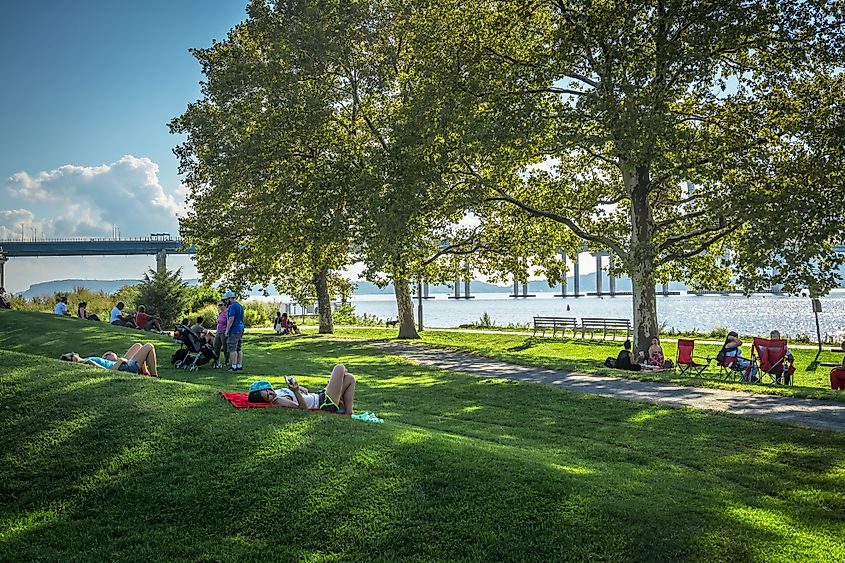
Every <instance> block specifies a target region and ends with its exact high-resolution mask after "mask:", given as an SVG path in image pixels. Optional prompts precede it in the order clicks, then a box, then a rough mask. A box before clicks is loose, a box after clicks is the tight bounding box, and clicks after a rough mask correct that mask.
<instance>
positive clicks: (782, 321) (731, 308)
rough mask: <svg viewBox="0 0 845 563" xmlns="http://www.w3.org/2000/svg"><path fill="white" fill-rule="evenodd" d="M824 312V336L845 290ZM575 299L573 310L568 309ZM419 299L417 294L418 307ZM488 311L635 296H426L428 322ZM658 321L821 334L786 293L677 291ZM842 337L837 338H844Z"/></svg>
mask: <svg viewBox="0 0 845 563" xmlns="http://www.w3.org/2000/svg"><path fill="white" fill-rule="evenodd" d="M821 302H822V311H823V312H822V313H820V314H819V324H820V325H821V333H822V338H824V336H825V333H833V332H835V331H837V330H839V329H841V328H842V327H843V325H845V290H835V291H833V292H832V293H831V294H830V295H828V296H827V297H824V298H822V300H821ZM352 304H353V305H354V306H355V311H356V312H357V313H358V314H361V313H369V314H371V315H377V316H379V317H381V318H383V319H387V318H391V319H395V318H396V301H395V300H394V299H393V296H391V295H356V296H354V297H353V298H352ZM567 305H569V307H570V310H569V311H567V310H566V306H567ZM416 306H417V301H416V300H414V312H415V313H416ZM485 312H486V313H487V314H489V315H490V317H491V318H492V319H493V321H495V323H496V325H498V326H507V325H508V324H510V323H514V324H531V323H532V321H533V319H532V317H534V316H535V315H536V316H560V317H578V318H581V317H613V318H628V319H630V318H631V315H632V304H631V296H620V297H613V298H611V297H604V298H599V297H578V298H574V297H568V298H566V299H563V298H561V297H554V293H553V292H548V293H537V297H529V298H522V299H514V298H512V297H508V294H507V293H485V294H478V295H476V296H475V299H470V300H465V299H460V300H456V299H447V297H446V295H440V294H438V295H437V296H436V298H435V299H428V300H425V301H423V320H424V322H425V326H427V327H432V328H448V327H457V326H458V325H461V324H469V323H472V322H475V321H478V319H479V318H480V317H481V315H482V314H484V313H485ZM657 314H658V322H659V323H660V324H661V325H663V326H664V327H665V328H666V329H668V328H675V329H680V330H697V331H699V332H706V331H709V330H712V329H714V328H717V327H726V328H728V329H730V330H736V331H738V332H739V333H740V334H759V335H766V334H768V333H769V331H770V330H772V329H778V330H780V332H781V334H784V335H789V336H792V337H794V336H796V335H808V336H809V337H810V338H811V339H812V340H815V339H816V322H815V316H814V315H813V312H812V307H811V304H810V300H809V299H808V298H806V297H791V296H785V295H768V294H761V295H752V296H750V297H743V296H741V295H703V296H696V295H673V296H669V297H661V296H658V298H657ZM841 339H842V338H841V337H840V338H839V340H837V341H841Z"/></svg>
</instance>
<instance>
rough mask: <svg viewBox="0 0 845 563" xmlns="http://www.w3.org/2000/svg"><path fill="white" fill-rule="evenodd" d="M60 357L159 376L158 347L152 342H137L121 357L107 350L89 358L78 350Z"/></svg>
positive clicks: (68, 360) (113, 368)
mask: <svg viewBox="0 0 845 563" xmlns="http://www.w3.org/2000/svg"><path fill="white" fill-rule="evenodd" d="M59 359H60V360H64V361H66V362H76V363H78V364H88V365H91V366H97V367H100V368H103V369H111V370H116V371H125V372H129V373H140V374H143V375H149V376H151V377H158V369H157V368H158V366H157V363H156V348H155V346H153V345H152V344H140V343H138V342H136V343H135V344H133V345H132V346H131V347H130V348H129V350H127V351H126V354H124V355H123V356H122V357H119V356H118V355H117V354H115V353H114V352H106V353H105V354H103V355H102V357H98V356H91V357H89V358H83V357H82V356H80V355H79V354H77V353H76V352H69V353H67V354H62V355H61V356H60V357H59Z"/></svg>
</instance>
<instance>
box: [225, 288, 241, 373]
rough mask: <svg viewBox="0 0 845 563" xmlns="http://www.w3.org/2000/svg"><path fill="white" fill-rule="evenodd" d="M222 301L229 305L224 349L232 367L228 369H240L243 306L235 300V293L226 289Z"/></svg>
mask: <svg viewBox="0 0 845 563" xmlns="http://www.w3.org/2000/svg"><path fill="white" fill-rule="evenodd" d="M223 301H224V302H225V303H226V304H227V305H228V306H229V309H228V311H227V312H226V316H227V318H226V350H227V351H228V352H229V359H230V360H231V361H232V367H230V368H229V371H240V370H242V369H243V359H244V354H243V352H242V351H241V343H242V342H243V337H244V328H245V325H244V308H243V305H241V304H240V303H238V302H237V301H236V300H235V294H234V293H233V292H231V291H227V292H226V293H224V294H223Z"/></svg>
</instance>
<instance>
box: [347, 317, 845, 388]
mask: <svg viewBox="0 0 845 563" xmlns="http://www.w3.org/2000/svg"><path fill="white" fill-rule="evenodd" d="M422 334H423V337H422V341H421V342H423V343H426V344H431V345H435V346H442V347H446V348H451V349H455V350H464V351H466V352H471V353H473V354H478V355H480V356H487V357H490V358H496V359H499V360H504V361H507V362H513V363H516V364H522V365H529V366H538V367H544V368H551V369H562V370H566V371H577V372H581V373H597V374H602V375H609V376H613V377H625V378H630V379H643V380H649V381H665V382H671V383H676V384H679V385H692V386H696V387H712V388H720V389H733V390H738V391H746V392H750V393H768V394H773V395H784V396H791V397H805V398H813V399H832V400H835V401H845V393H842V392H841V391H833V390H831V389H830V368H829V367H823V366H820V367H818V369H815V370H813V371H807V367H808V366H809V365H810V363H811V362H812V361H813V359H814V358H815V357H816V351H815V350H808V349H801V348H794V347H793V348H791V349H790V350H791V351H792V352H793V355H794V356H795V365H796V368H797V372H796V374H795V381H796V383H795V385H791V386H784V385H780V386H778V385H772V384H768V383H767V384H749V383H735V382H729V381H727V382H726V381H722V380H720V379H718V374H719V370H718V368H717V367H716V362H715V360H713V361H712V362H711V363H710V367H709V368H708V369H707V370H706V371H705V372H704V374H703V377H701V378H693V377H689V376H678V375H676V374H675V372H674V371H667V372H658V373H653V372H629V371H622V370H615V369H608V368H605V367H604V366H603V363H604V360H605V358H607V357H608V356H611V357H614V358H615V357H616V355H617V353H618V352H619V351H620V350H621V349H622V342H621V340H616V341H613V340H601V339H598V340H590V339H584V340H582V339H580V338H554V339H553V338H542V337H536V338H534V337H531V336H525V335H520V334H509V333H507V332H503V333H501V334H490V333H481V332H440V331H437V330H428V331H424V332H423V333H422ZM337 336H341V337H347V338H357V339H373V340H385V339H392V338H395V336H396V331H395V330H394V329H389V330H386V329H377V328H354V329H353V328H349V329H342V330H339V331H337ZM661 346H662V347H663V352H664V354H665V355H666V357H667V358H669V359H671V360H672V361H675V358H676V356H677V340H676V339H671V340H669V339H667V340H664V341H663V342H661ZM720 348H721V346H720V345H718V344H705V343H698V344H696V347H695V355H696V356H700V357H701V358H707V357H708V356H710V357H711V358H715V356H716V354H717V353H718V352H719V349H720ZM828 348H829V347H828ZM743 356H744V357H746V358H749V357H751V345H750V342H749V343H748V344H747V345H745V346H743ZM820 361H822V362H841V361H842V354H836V353H833V352H830V351H829V350H825V351H824V352H823V353H822V355H821V358H820Z"/></svg>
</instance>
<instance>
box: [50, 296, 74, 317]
mask: <svg viewBox="0 0 845 563" xmlns="http://www.w3.org/2000/svg"><path fill="white" fill-rule="evenodd" d="M53 314H54V315H56V316H57V317H64V316H66V315H70V313H68V311H67V296H65V297H61V298H60V299H59V302H58V303H56V306H55V307H54V308H53Z"/></svg>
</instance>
